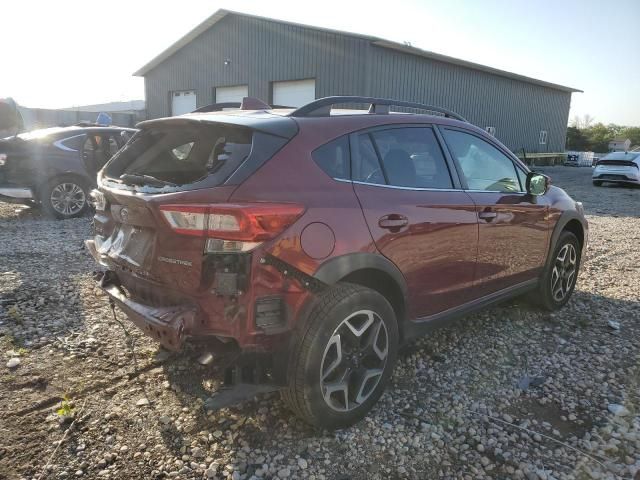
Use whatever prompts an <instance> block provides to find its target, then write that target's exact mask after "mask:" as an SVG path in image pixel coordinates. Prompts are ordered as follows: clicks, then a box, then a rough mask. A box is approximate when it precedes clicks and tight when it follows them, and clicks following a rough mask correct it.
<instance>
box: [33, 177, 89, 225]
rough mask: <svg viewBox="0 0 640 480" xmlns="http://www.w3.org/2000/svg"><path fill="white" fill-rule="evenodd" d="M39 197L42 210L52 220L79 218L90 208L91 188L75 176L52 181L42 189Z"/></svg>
mask: <svg viewBox="0 0 640 480" xmlns="http://www.w3.org/2000/svg"><path fill="white" fill-rule="evenodd" d="M38 196H39V200H40V205H41V206H42V209H43V210H44V212H45V213H46V214H47V215H48V216H49V217H52V218H58V219H67V218H75V217H79V216H81V215H83V214H84V213H85V212H86V211H87V209H88V208H89V202H88V200H89V188H88V187H87V185H86V183H85V182H84V181H82V180H81V179H79V178H78V177H75V176H73V175H63V176H60V177H56V178H54V179H52V180H50V181H49V182H48V183H46V184H45V185H44V187H42V188H41V189H40V192H39V195H38Z"/></svg>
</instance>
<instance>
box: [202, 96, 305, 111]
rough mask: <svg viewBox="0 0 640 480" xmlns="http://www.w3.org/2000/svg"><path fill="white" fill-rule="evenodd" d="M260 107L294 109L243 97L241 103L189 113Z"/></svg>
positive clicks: (229, 103)
mask: <svg viewBox="0 0 640 480" xmlns="http://www.w3.org/2000/svg"><path fill="white" fill-rule="evenodd" d="M261 107H266V108H268V109H273V108H294V107H286V106H284V105H267V104H266V103H264V102H263V101H262V100H258V99H257V98H252V97H245V98H243V99H242V102H222V103H212V104H211V105H205V106H204V107H200V108H197V109H195V110H194V111H193V112H191V113H203V112H220V111H222V110H224V109H225V108H239V109H242V110H253V109H256V110H260V109H261ZM266 108H265V109H266Z"/></svg>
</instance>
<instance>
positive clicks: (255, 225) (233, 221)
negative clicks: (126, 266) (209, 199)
mask: <svg viewBox="0 0 640 480" xmlns="http://www.w3.org/2000/svg"><path fill="white" fill-rule="evenodd" d="M160 211H161V212H162V215H163V216H164V218H165V220H166V221H167V223H168V224H169V226H170V227H171V228H172V229H173V230H174V231H175V232H177V233H180V234H183V235H193V236H197V237H206V238H210V239H217V240H223V241H225V242H224V243H223V244H222V245H224V246H226V248H229V247H231V246H233V242H248V243H255V245H257V244H258V243H260V242H264V241H265V240H270V239H272V238H274V237H276V236H277V235H279V234H280V233H282V232H283V231H284V230H285V229H286V228H287V227H288V226H289V225H291V224H292V223H293V222H295V221H296V219H297V218H298V217H300V215H302V212H304V207H302V206H301V205H296V204H291V203H242V204H212V205H201V204H197V205H193V204H184V205H162V206H161V207H160ZM208 243H211V242H208ZM214 243H215V244H216V245H217V242H214ZM255 245H254V246H255ZM245 247H246V245H244V246H242V245H240V246H237V247H236V246H234V248H229V249H230V250H234V251H237V249H238V248H240V249H242V250H244V251H246V248H245Z"/></svg>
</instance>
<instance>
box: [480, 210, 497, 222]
mask: <svg viewBox="0 0 640 480" xmlns="http://www.w3.org/2000/svg"><path fill="white" fill-rule="evenodd" d="M497 216H498V214H497V213H496V212H492V211H491V210H490V209H488V208H487V209H485V210H483V211H481V212H480V213H478V218H480V219H482V220H486V221H487V222H490V221H491V220H493V219H494V218H496V217H497Z"/></svg>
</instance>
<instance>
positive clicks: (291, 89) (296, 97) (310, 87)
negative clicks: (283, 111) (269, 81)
mask: <svg viewBox="0 0 640 480" xmlns="http://www.w3.org/2000/svg"><path fill="white" fill-rule="evenodd" d="M315 99H316V81H315V80H314V79H313V78H312V79H309V80H294V81H291V82H273V104H274V105H282V106H284V107H301V106H302V105H305V104H307V103H309V102H313V101H314V100H315Z"/></svg>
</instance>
